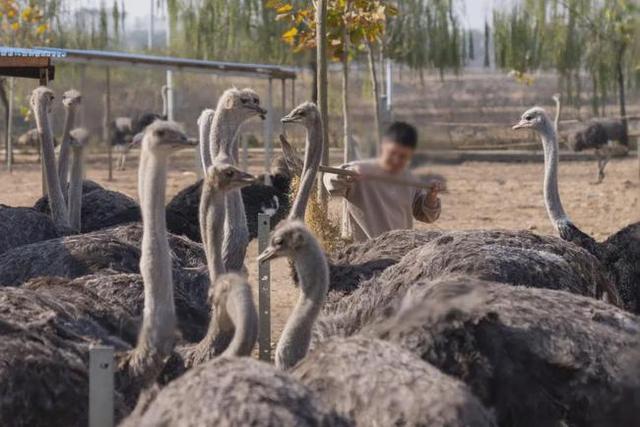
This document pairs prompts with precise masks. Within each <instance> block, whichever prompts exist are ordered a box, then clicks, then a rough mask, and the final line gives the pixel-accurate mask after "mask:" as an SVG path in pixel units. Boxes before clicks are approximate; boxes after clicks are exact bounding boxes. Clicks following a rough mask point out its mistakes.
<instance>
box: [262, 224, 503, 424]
mask: <svg viewBox="0 0 640 427" xmlns="http://www.w3.org/2000/svg"><path fill="white" fill-rule="evenodd" d="M280 256H288V257H289V258H290V259H291V260H292V261H293V263H294V265H295V268H296V270H297V273H298V277H299V278H300V281H299V284H300V292H301V294H300V297H299V300H298V303H297V304H296V306H295V308H294V309H293V311H292V313H291V315H290V316H289V319H288V321H287V324H286V326H285V328H284V331H283V332H282V335H281V337H280V340H279V341H278V345H277V347H276V366H277V367H279V368H281V369H286V370H290V371H291V373H292V375H293V376H294V377H295V378H297V379H298V380H300V381H301V382H302V383H303V384H305V385H306V386H308V387H310V388H311V389H312V390H313V391H315V392H316V393H317V394H318V396H319V397H320V398H321V400H322V401H324V402H327V403H329V405H330V406H331V407H333V408H335V409H336V410H337V412H338V413H339V414H340V415H343V416H345V417H346V418H348V419H351V420H353V421H354V423H355V424H356V425H374V424H380V425H405V424H406V425H477V426H484V425H493V420H492V417H491V415H490V414H489V412H488V411H487V410H486V409H484V407H483V406H482V405H481V404H480V402H479V401H478V400H477V399H476V398H475V397H474V396H473V395H472V394H471V393H470V392H469V390H468V389H467V388H466V387H465V386H464V385H463V384H461V383H460V382H459V381H457V380H454V379H453V378H451V377H449V376H447V375H444V374H442V373H440V372H439V371H438V370H437V369H436V368H434V367H432V366H431V365H429V364H427V363H424V362H423V361H421V360H420V358H418V357H416V356H414V355H412V354H410V353H409V352H407V351H405V350H403V349H401V348H399V347H398V346H396V345H393V344H390V343H386V342H383V341H380V340H378V339H370V338H366V337H362V336H360V337H358V336H356V337H351V338H345V339H342V338H337V339H332V340H330V341H327V342H325V343H323V344H322V345H321V346H319V347H317V348H315V349H314V350H313V351H312V352H311V353H310V354H309V355H308V356H306V353H307V350H308V349H309V345H310V341H311V337H312V328H313V326H314V322H315V320H316V318H317V317H318V315H319V313H320V311H321V309H322V305H323V303H324V301H325V298H326V294H327V290H328V288H329V269H328V265H327V261H326V258H325V256H324V253H323V251H322V250H321V248H320V245H319V244H318V242H317V240H316V239H315V238H314V237H313V235H312V234H311V233H310V232H309V231H308V230H307V228H306V227H305V226H304V224H303V223H302V222H300V221H299V220H295V219H294V220H287V221H286V222H284V223H282V224H281V225H280V226H279V227H278V229H277V230H276V231H275V232H274V234H273V236H272V237H271V241H270V246H269V247H268V248H267V249H266V250H265V251H264V252H263V253H262V254H261V255H260V257H259V260H261V261H264V260H268V259H272V258H275V257H280ZM305 356H306V357H305ZM380 384H385V385H390V386H392V387H393V392H392V393H389V390H388V389H386V388H380V387H379V385H380Z"/></svg>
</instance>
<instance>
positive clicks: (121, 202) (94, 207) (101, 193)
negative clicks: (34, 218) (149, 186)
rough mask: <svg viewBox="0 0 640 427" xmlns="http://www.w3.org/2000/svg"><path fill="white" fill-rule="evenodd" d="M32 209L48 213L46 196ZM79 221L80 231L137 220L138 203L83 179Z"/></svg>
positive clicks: (139, 218) (138, 214)
mask: <svg viewBox="0 0 640 427" xmlns="http://www.w3.org/2000/svg"><path fill="white" fill-rule="evenodd" d="M34 209H35V210H37V211H39V212H43V213H47V214H48V213H49V212H50V211H49V201H48V198H47V196H44V197H42V198H40V199H39V200H38V201H37V202H36V204H35V206H34ZM80 221H81V232H82V233H91V232H92V231H97V230H103V229H105V228H110V227H115V226H117V225H122V224H128V223H132V222H139V221H141V215H140V205H139V204H138V202H136V201H135V200H133V199H132V198H131V197H129V196H127V195H126V194H123V193H119V192H117V191H110V190H106V189H104V188H103V187H102V186H100V185H99V184H96V183H95V182H92V181H84V182H83V183H82V210H81V213H80Z"/></svg>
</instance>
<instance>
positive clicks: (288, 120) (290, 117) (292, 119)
mask: <svg viewBox="0 0 640 427" xmlns="http://www.w3.org/2000/svg"><path fill="white" fill-rule="evenodd" d="M296 119H297V117H296V116H295V115H291V114H289V115H287V116H284V117H283V118H281V119H280V121H281V122H282V123H294V122H295V121H296Z"/></svg>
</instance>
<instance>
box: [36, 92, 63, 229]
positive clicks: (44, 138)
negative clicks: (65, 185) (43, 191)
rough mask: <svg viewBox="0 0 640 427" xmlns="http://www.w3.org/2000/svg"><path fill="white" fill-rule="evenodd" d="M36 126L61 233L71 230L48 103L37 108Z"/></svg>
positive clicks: (54, 216)
mask: <svg viewBox="0 0 640 427" xmlns="http://www.w3.org/2000/svg"><path fill="white" fill-rule="evenodd" d="M36 126H37V128H38V135H39V136H40V144H41V145H42V164H43V167H44V173H45V178H46V186H47V195H48V196H49V205H50V207H51V217H52V219H53V222H54V224H55V225H56V227H58V228H59V229H60V230H61V231H67V230H69V228H70V226H69V214H68V212H67V207H66V206H65V200H64V196H63V195H62V189H61V188H60V180H59V179H58V173H57V169H56V155H55V152H54V148H53V133H52V132H51V123H50V121H49V114H48V109H47V105H46V103H39V105H38V106H37V107H36Z"/></svg>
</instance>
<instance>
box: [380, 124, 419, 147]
mask: <svg viewBox="0 0 640 427" xmlns="http://www.w3.org/2000/svg"><path fill="white" fill-rule="evenodd" d="M384 138H385V139H388V140H390V141H393V142H395V143H396V144H400V145H403V146H405V147H409V148H413V149H414V150H415V149H416V147H417V146H418V131H417V130H416V128H415V127H413V126H411V125H410V124H409V123H405V122H393V123H391V125H390V126H389V127H388V128H387V130H386V131H385V133H384Z"/></svg>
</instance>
